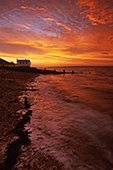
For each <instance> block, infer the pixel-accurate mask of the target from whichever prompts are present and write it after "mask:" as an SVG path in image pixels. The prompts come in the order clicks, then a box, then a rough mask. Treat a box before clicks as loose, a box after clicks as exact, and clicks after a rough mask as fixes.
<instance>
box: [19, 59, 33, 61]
mask: <svg viewBox="0 0 113 170" xmlns="http://www.w3.org/2000/svg"><path fill="white" fill-rule="evenodd" d="M17 61H30V60H26V59H25V60H18V59H17Z"/></svg>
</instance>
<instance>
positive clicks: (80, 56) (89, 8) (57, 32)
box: [0, 0, 113, 67]
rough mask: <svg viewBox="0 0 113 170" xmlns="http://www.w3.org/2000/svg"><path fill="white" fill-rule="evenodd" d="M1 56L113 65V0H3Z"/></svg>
mask: <svg viewBox="0 0 113 170" xmlns="http://www.w3.org/2000/svg"><path fill="white" fill-rule="evenodd" d="M0 58H3V59H5V60H8V61H13V62H16V59H30V60H31V62H32V65H33V66H42V67H43V66H44V67H45V66H74V65H75V66H89V65H90V66H92V65H93V66H100V65H103V66H105V65H108V66H113V0H0Z"/></svg>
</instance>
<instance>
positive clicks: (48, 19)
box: [43, 18, 55, 21]
mask: <svg viewBox="0 0 113 170" xmlns="http://www.w3.org/2000/svg"><path fill="white" fill-rule="evenodd" d="M43 20H46V21H54V20H55V19H54V18H43Z"/></svg>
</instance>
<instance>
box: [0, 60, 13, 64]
mask: <svg viewBox="0 0 113 170" xmlns="http://www.w3.org/2000/svg"><path fill="white" fill-rule="evenodd" d="M0 64H9V65H10V64H12V63H10V62H8V61H6V60H4V59H2V58H0Z"/></svg>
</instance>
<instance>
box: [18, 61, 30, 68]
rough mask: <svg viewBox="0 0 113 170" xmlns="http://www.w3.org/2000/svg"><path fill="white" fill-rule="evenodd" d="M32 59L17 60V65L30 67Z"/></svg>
mask: <svg viewBox="0 0 113 170" xmlns="http://www.w3.org/2000/svg"><path fill="white" fill-rule="evenodd" d="M30 65H31V61H30V60H17V64H16V66H17V67H30Z"/></svg>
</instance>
